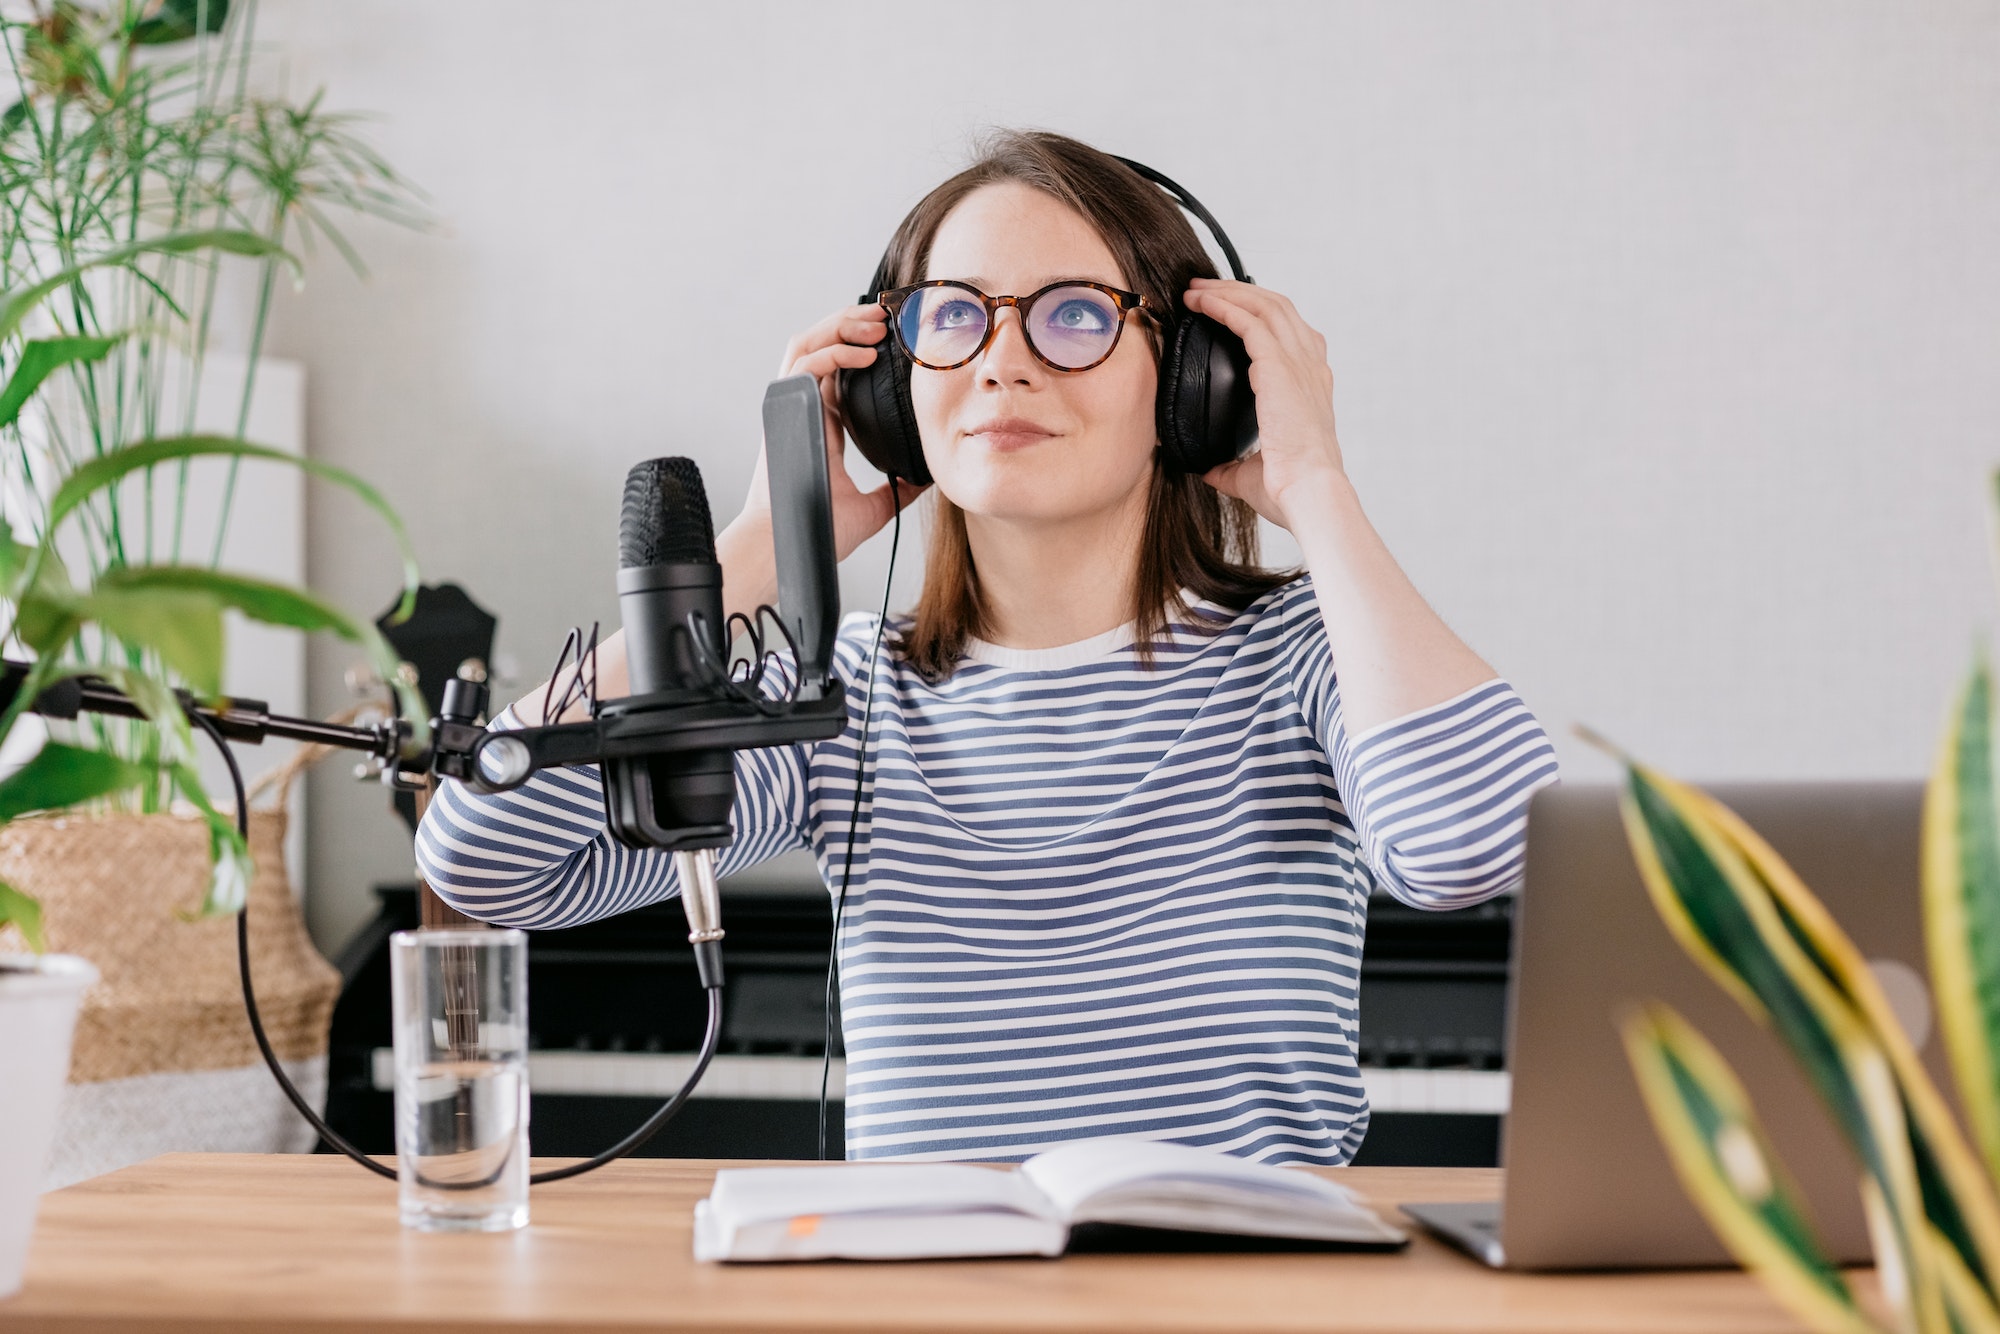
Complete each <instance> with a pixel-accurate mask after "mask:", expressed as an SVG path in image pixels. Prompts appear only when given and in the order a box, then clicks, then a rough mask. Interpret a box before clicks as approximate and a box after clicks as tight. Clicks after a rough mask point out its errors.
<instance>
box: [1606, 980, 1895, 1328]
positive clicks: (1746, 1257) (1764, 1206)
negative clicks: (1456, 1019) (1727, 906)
mask: <svg viewBox="0 0 2000 1334" xmlns="http://www.w3.org/2000/svg"><path fill="white" fill-rule="evenodd" d="M1620 1029H1621V1032H1622V1033H1623V1036H1624V1039H1625V1053H1626V1056H1627V1058H1628V1059H1629V1060H1630V1061H1631V1063H1632V1072H1633V1074H1634V1075H1636V1076H1637V1077H1638V1081H1639V1089H1640V1092H1641V1093H1642V1094H1643V1095H1644V1098H1645V1102H1646V1110H1647V1112H1648V1113H1649V1114H1650V1115H1651V1117H1652V1120H1653V1125H1654V1128H1655V1129H1656V1130H1657V1131H1658V1132H1659V1135H1660V1139H1661V1142H1662V1143H1664V1144H1665V1145H1666V1147H1667V1155H1668V1157H1669V1158H1670V1159H1671V1160H1672V1162H1673V1166H1674V1171H1675V1173H1676V1174H1677V1175H1678V1176H1679V1177H1680V1179H1681V1185H1682V1186H1683V1188H1685V1189H1686V1191H1687V1193H1688V1195H1689V1197H1690V1198H1692V1199H1693V1200H1694V1202H1695V1205H1696V1207H1697V1208H1699V1209H1700V1210H1701V1212H1702V1216H1703V1217H1704V1218H1706V1219H1707V1220H1708V1224H1709V1226H1710V1227H1711V1228H1713V1229H1714V1230H1715V1234H1716V1235H1717V1236H1718V1237H1720V1238H1721V1239H1722V1243H1723V1244H1724V1245H1725V1246H1727V1247H1728V1248H1729V1252H1730V1254H1731V1255H1734V1256H1735V1257H1736V1259H1737V1260H1738V1262H1739V1263H1741V1264H1742V1265H1743V1266H1744V1267H1745V1268H1746V1269H1748V1270H1750V1271H1751V1272H1752V1273H1754V1274H1756V1275H1757V1276H1758V1278H1759V1279H1760V1280H1762V1282H1763V1283H1764V1286H1765V1287H1766V1288H1768V1289H1769V1290H1770V1291H1771V1293H1772V1295H1773V1296H1775V1297H1776V1298H1777V1299H1778V1300H1779V1301H1780V1302H1781V1303H1782V1304H1783V1305H1784V1306H1785V1308H1786V1309H1787V1310H1789V1311H1791V1313H1792V1314H1793V1315H1795V1316H1797V1317H1798V1318H1799V1319H1800V1320H1801V1321H1803V1322H1804V1323H1805V1324H1807V1325H1808V1326H1810V1327H1811V1328H1813V1329H1815V1330H1819V1331H1822V1332H1823V1334H1880V1326H1878V1325H1877V1324H1875V1322H1874V1321H1872V1320H1871V1319H1869V1317H1868V1315H1867V1313H1866V1312H1864V1311H1863V1310H1862V1308H1861V1306H1860V1304H1859V1303H1858V1302H1857V1301H1856V1300H1855V1297H1854V1293H1853V1290H1852V1289H1850V1288H1849V1287H1848V1285H1847V1281H1846V1279H1845V1278H1843V1277H1842V1276H1841V1272H1840V1269H1839V1267H1838V1266H1837V1265H1835V1264H1834V1262H1833V1260H1832V1259H1831V1258H1830V1257H1829V1256H1828V1255H1827V1253H1826V1249H1825V1247H1824V1246H1822V1245H1821V1244H1820V1240H1819V1236H1818V1234H1817V1233H1816V1232H1815V1231H1814V1229H1813V1226H1812V1223H1811V1219H1810V1216H1809V1214H1808V1211H1807V1209H1806V1206H1805V1202H1804V1200H1803V1199H1802V1198H1801V1197H1800V1195H1799V1192H1798V1188H1797V1187H1796V1186H1795V1185H1794V1184H1793V1182H1792V1181H1791V1179H1790V1177H1789V1176H1788V1175H1787V1174H1786V1173H1785V1171H1784V1169H1783V1167H1782V1165H1781V1164H1779V1162H1778V1160H1777V1159H1776V1158H1775V1157H1774V1156H1773V1154H1772V1153H1771V1146H1770V1142H1769V1140H1768V1138H1767V1137H1766V1136H1765V1134H1764V1131H1763V1127H1762V1126H1760V1125H1759V1124H1758V1122H1757V1117H1756V1113H1755V1112H1754V1111H1753V1110H1752V1108H1751V1106H1750V1100H1749V1097H1748V1096H1747V1095H1746V1094H1745V1093H1744V1090H1743V1086H1742V1084H1741V1083H1740V1082H1739V1081H1738V1080H1737V1078H1736V1075H1735V1073H1734V1072H1733V1071H1732V1070H1730V1068H1729V1065H1728V1062H1726V1061H1725V1060H1724V1059H1723V1058H1722V1055H1721V1053H1719V1052H1717V1051H1716V1050H1715V1048H1714V1047H1712V1046H1710V1045H1709V1043H1708V1041H1707V1040H1706V1039H1704V1038H1703V1037H1702V1036H1701V1034H1700V1033H1698V1032H1697V1031H1695V1029H1694V1028H1693V1027H1692V1026H1690V1025H1689V1024H1688V1023H1687V1021H1686V1020H1684V1019H1682V1018H1681V1017H1680V1015H1678V1014H1677V1013H1675V1012H1674V1011H1673V1010H1672V1009H1670V1008H1668V1007H1667V1006H1664V1005H1657V1004H1656V1005H1651V1006H1648V1007H1646V1008H1644V1009H1642V1010H1638V1011H1635V1012H1634V1013H1633V1014H1631V1015H1629V1016H1628V1017H1627V1018H1626V1019H1625V1021H1624V1022H1623V1023H1622V1024H1621V1025H1620Z"/></svg>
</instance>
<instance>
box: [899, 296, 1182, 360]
mask: <svg viewBox="0 0 2000 1334" xmlns="http://www.w3.org/2000/svg"><path fill="white" fill-rule="evenodd" d="M876 300H877V301H879V302H881V304H882V308H883V309H884V310H887V311H888V312H889V327H890V328H891V329H893V330H895V333H896V346H897V347H899V348H901V349H902V350H903V355H905V356H907V357H908V358H909V359H910V360H911V361H914V362H916V363H917V365H919V366H923V367H926V368H928V369H930V370H934V371H949V370H956V369H958V368H959V367H960V366H963V365H965V364H966V363H967V362H969V361H971V360H972V359H973V358H974V357H976V356H978V355H979V354H980V353H981V352H982V351H984V350H985V348H986V345H987V344H988V343H989V342H991V341H993V330H994V327H995V325H996V324H997V322H998V321H997V317H998V315H999V311H1000V307H1002V306H1012V307H1014V309H1015V311H1016V312H1017V313H1018V314H1019V315H1020V317H1021V333H1022V335H1023V336H1024V337H1025V338H1026V339H1027V342H1028V351H1030V352H1032V353H1034V355H1035V360H1037V361H1039V362H1041V363H1042V364H1043V365H1044V366H1047V367H1048V368H1049V369H1050V370H1054V371H1087V370H1089V369H1090V368H1091V367H1092V366H1095V365H1098V364H1099V363H1101V362H1102V361H1103V360H1104V359H1105V358H1106V357H1108V356H1110V355H1111V353H1112V351H1113V349H1115V348H1116V347H1117V346H1118V335H1119V334H1120V333H1122V332H1124V329H1125V314H1126V312H1127V311H1133V310H1143V309H1145V307H1146V298H1145V297H1143V296H1140V295H1139V294H1138V293H1137V292H1126V291H1121V290H1120V289H1118V288H1116V287H1107V286H1105V285H1104V284H1103V283H1093V282H1085V281H1082V280H1079V279H1070V280H1067V281H1064V282H1059V283H1050V284H1049V285H1048V286H1047V287H1044V288H1042V289H1041V290H1040V291H1039V292H1030V293H1029V294H1028V295H1027V296H988V295H986V293H984V292H982V291H980V290H979V289H978V288H977V287H974V286H973V285H972V284H971V283H962V282H957V281H954V280H952V279H949V278H940V279H935V280H933V281H931V282H926V283H912V284H911V285H910V286H908V287H898V288H897V289H896V290H895V291H893V292H883V293H881V294H880V295H879V296H877V297H876Z"/></svg>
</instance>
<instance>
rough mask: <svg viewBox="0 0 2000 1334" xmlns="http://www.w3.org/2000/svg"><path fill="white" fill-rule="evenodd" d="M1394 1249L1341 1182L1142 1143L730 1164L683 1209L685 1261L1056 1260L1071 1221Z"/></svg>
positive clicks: (1393, 1236)
mask: <svg viewBox="0 0 2000 1334" xmlns="http://www.w3.org/2000/svg"><path fill="white" fill-rule="evenodd" d="M1095 1224H1111V1225H1115V1226H1118V1227H1123V1228H1157V1229H1165V1230H1168V1231H1173V1232H1206V1233H1225V1234H1230V1235H1233V1236H1240V1237H1269V1238H1284V1239H1290V1240H1294V1241H1311V1242H1320V1243H1333V1244H1337V1245H1350V1246H1365V1247H1394V1246H1401V1245H1403V1244H1404V1243H1405V1242H1407V1241H1408V1240H1409V1238H1408V1237H1407V1236H1406V1235H1405V1234H1404V1233H1402V1232H1400V1231H1398V1230H1397V1229H1396V1228H1393V1227H1390V1226H1389V1225H1388V1224H1387V1223H1385V1222H1383V1221H1382V1220H1381V1219H1380V1218H1378V1217H1376V1216H1375V1214H1374V1213H1373V1212H1372V1211H1371V1210H1370V1209H1369V1208H1368V1207H1367V1206H1366V1205H1365V1204H1363V1203H1361V1202H1360V1201H1359V1200H1358V1199H1356V1198H1355V1196H1354V1195H1353V1194H1352V1193H1351V1192H1350V1191H1348V1190H1347V1189H1346V1188H1344V1187H1342V1186H1337V1185H1335V1184H1334V1183H1333V1182H1331V1181H1327V1180H1325V1179H1324V1178H1322V1177H1318V1176H1315V1175H1313V1174H1311V1173H1309V1172H1303V1171H1298V1170H1295V1169H1291V1168H1284V1167H1268V1166H1265V1165H1263V1164H1261V1163H1252V1162H1248V1161H1245V1160H1244V1159H1241V1158H1232V1157H1229V1156H1228V1155H1226V1154H1220V1153H1212V1152H1210V1151H1208V1150H1206V1149H1192V1148H1188V1147H1186V1146H1184V1145H1179V1144H1160V1143H1154V1142H1151V1141H1148V1140H1131V1139H1100V1140H1085V1141H1081V1142H1079V1143H1076V1144H1068V1145H1065V1146H1063V1147H1062V1148H1060V1149H1053V1150H1051V1151H1050V1152H1048V1153H1044V1154H1041V1155H1038V1156H1037V1157H1034V1158H1030V1159H1029V1160H1028V1161H1027V1162H1025V1163H1023V1164H1021V1166H1020V1167H1019V1168H1017V1169H1015V1170H1012V1171H997V1170H995V1169H993V1168H987V1167H974V1166H971V1165H969V1164H964V1163H856V1164H851V1165H847V1166H837V1167H731V1168H724V1169H723V1170H722V1171H720V1172H717V1173H716V1174H715V1187H714V1189H713V1190H712V1191H711V1192H710V1194H709V1197H708V1198H707V1199H705V1200H703V1201H701V1202H700V1203H699V1204H697V1205H696V1206H695V1211H694V1255H695V1259H697V1260H832V1259H843V1260H920V1259H939V1258H943V1257H947V1256H972V1255H1061V1254H1062V1253H1063V1251H1064V1250H1065V1249H1066V1248H1067V1247H1068V1245H1069V1240H1070V1230H1071V1228H1073V1227H1077V1226H1081V1225H1095Z"/></svg>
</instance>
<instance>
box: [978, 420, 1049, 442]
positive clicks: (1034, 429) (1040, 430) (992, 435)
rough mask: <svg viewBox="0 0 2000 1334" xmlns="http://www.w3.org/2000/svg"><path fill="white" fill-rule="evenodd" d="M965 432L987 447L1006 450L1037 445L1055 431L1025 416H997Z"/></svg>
mask: <svg viewBox="0 0 2000 1334" xmlns="http://www.w3.org/2000/svg"><path fill="white" fill-rule="evenodd" d="M965 434H966V437H967V438H968V439H972V440H977V441H979V442H980V443H981V444H983V445H985V446H986V447H987V448H988V449H1000V450H1008V449H1026V448H1027V447H1028V446H1030V445H1038V444H1040V443H1041V442H1042V441H1044V440H1047V439H1049V438H1050V437H1051V436H1053V435H1054V434H1055V432H1054V431H1051V430H1049V429H1048V428H1047V427H1045V426H1038V425H1036V424H1035V423H1034V422H1031V421H1029V420H1028V419H1027V418H1025V417H997V418H995V419H994V420H992V421H990V422H981V423H980V424H979V425H977V426H975V427H973V428H972V429H971V430H969V431H967V432H966V433H965Z"/></svg>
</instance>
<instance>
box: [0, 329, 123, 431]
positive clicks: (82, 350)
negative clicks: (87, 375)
mask: <svg viewBox="0 0 2000 1334" xmlns="http://www.w3.org/2000/svg"><path fill="white" fill-rule="evenodd" d="M123 339H124V335H123V334H114V335H111V336H110V337H106V338H91V337H73V338H37V339H35V340H34V341H33V342H30V343H27V344H25V345H24V346H23V347H22V348H21V355H20V356H19V357H18V358H16V359H15V361H14V373H13V374H12V375H10V376H8V377H7V386H6V388H4V389H0V428H5V427H8V426H12V425H13V424H14V421H15V419H16V418H18V417H19V416H20V415H21V409H22V408H24V407H26V406H28V400H29V399H31V398H33V397H34V396H35V391H36V390H37V389H39V388H41V387H42V381H44V380H46V379H48V378H49V376H51V375H53V374H55V373H56V372H57V371H59V370H61V369H62V368H63V367H64V366H68V365H71V364H72V363H75V362H79V361H101V360H103V358H104V357H105V355H106V354H107V353H109V352H110V351H111V349H112V348H114V347H116V346H118V344H119V343H120V342H121V341H123Z"/></svg>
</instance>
